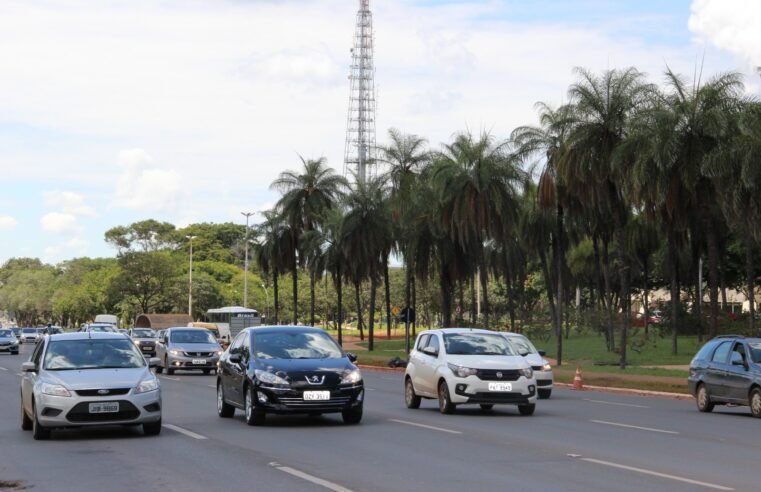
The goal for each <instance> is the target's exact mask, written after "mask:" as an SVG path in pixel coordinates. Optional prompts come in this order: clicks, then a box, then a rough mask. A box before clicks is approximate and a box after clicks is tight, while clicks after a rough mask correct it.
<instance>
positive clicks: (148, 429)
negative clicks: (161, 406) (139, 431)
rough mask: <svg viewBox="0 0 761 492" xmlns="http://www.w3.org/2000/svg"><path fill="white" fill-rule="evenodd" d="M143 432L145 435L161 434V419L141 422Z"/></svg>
mask: <svg viewBox="0 0 761 492" xmlns="http://www.w3.org/2000/svg"><path fill="white" fill-rule="evenodd" d="M143 434H145V435H146V436H158V435H159V434H161V419H159V421H158V422H151V423H149V424H143Z"/></svg>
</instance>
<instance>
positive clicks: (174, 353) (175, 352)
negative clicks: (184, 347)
mask: <svg viewBox="0 0 761 492" xmlns="http://www.w3.org/2000/svg"><path fill="white" fill-rule="evenodd" d="M169 353H170V354H172V355H181V354H182V352H180V351H179V350H170V351H169Z"/></svg>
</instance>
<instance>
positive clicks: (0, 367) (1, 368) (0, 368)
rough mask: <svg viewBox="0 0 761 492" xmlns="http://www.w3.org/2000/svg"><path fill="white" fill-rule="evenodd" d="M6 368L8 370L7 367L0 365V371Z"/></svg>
mask: <svg viewBox="0 0 761 492" xmlns="http://www.w3.org/2000/svg"><path fill="white" fill-rule="evenodd" d="M7 370H8V369H6V368H5V367H3V366H0V371H7Z"/></svg>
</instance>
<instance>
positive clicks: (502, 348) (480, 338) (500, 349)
mask: <svg viewBox="0 0 761 492" xmlns="http://www.w3.org/2000/svg"><path fill="white" fill-rule="evenodd" d="M444 347H445V348H446V351H447V353H448V354H450V355H515V353H514V352H513V349H512V348H511V347H510V344H509V343H508V341H507V340H506V339H505V337H503V336H502V335H489V334H484V333H445V334H444Z"/></svg>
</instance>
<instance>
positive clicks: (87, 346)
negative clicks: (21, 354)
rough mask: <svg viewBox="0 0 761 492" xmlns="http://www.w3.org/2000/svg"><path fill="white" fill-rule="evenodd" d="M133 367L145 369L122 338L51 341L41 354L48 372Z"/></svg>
mask: <svg viewBox="0 0 761 492" xmlns="http://www.w3.org/2000/svg"><path fill="white" fill-rule="evenodd" d="M137 367H145V359H144V358H143V355H142V354H141V353H140V352H139V351H138V350H137V348H135V344H134V343H132V342H131V341H130V340H128V339H126V338H110V339H89V338H88V339H84V340H55V341H52V342H50V343H48V350H47V351H46V352H45V369H46V370H48V371H66V370H84V369H133V368H137Z"/></svg>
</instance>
